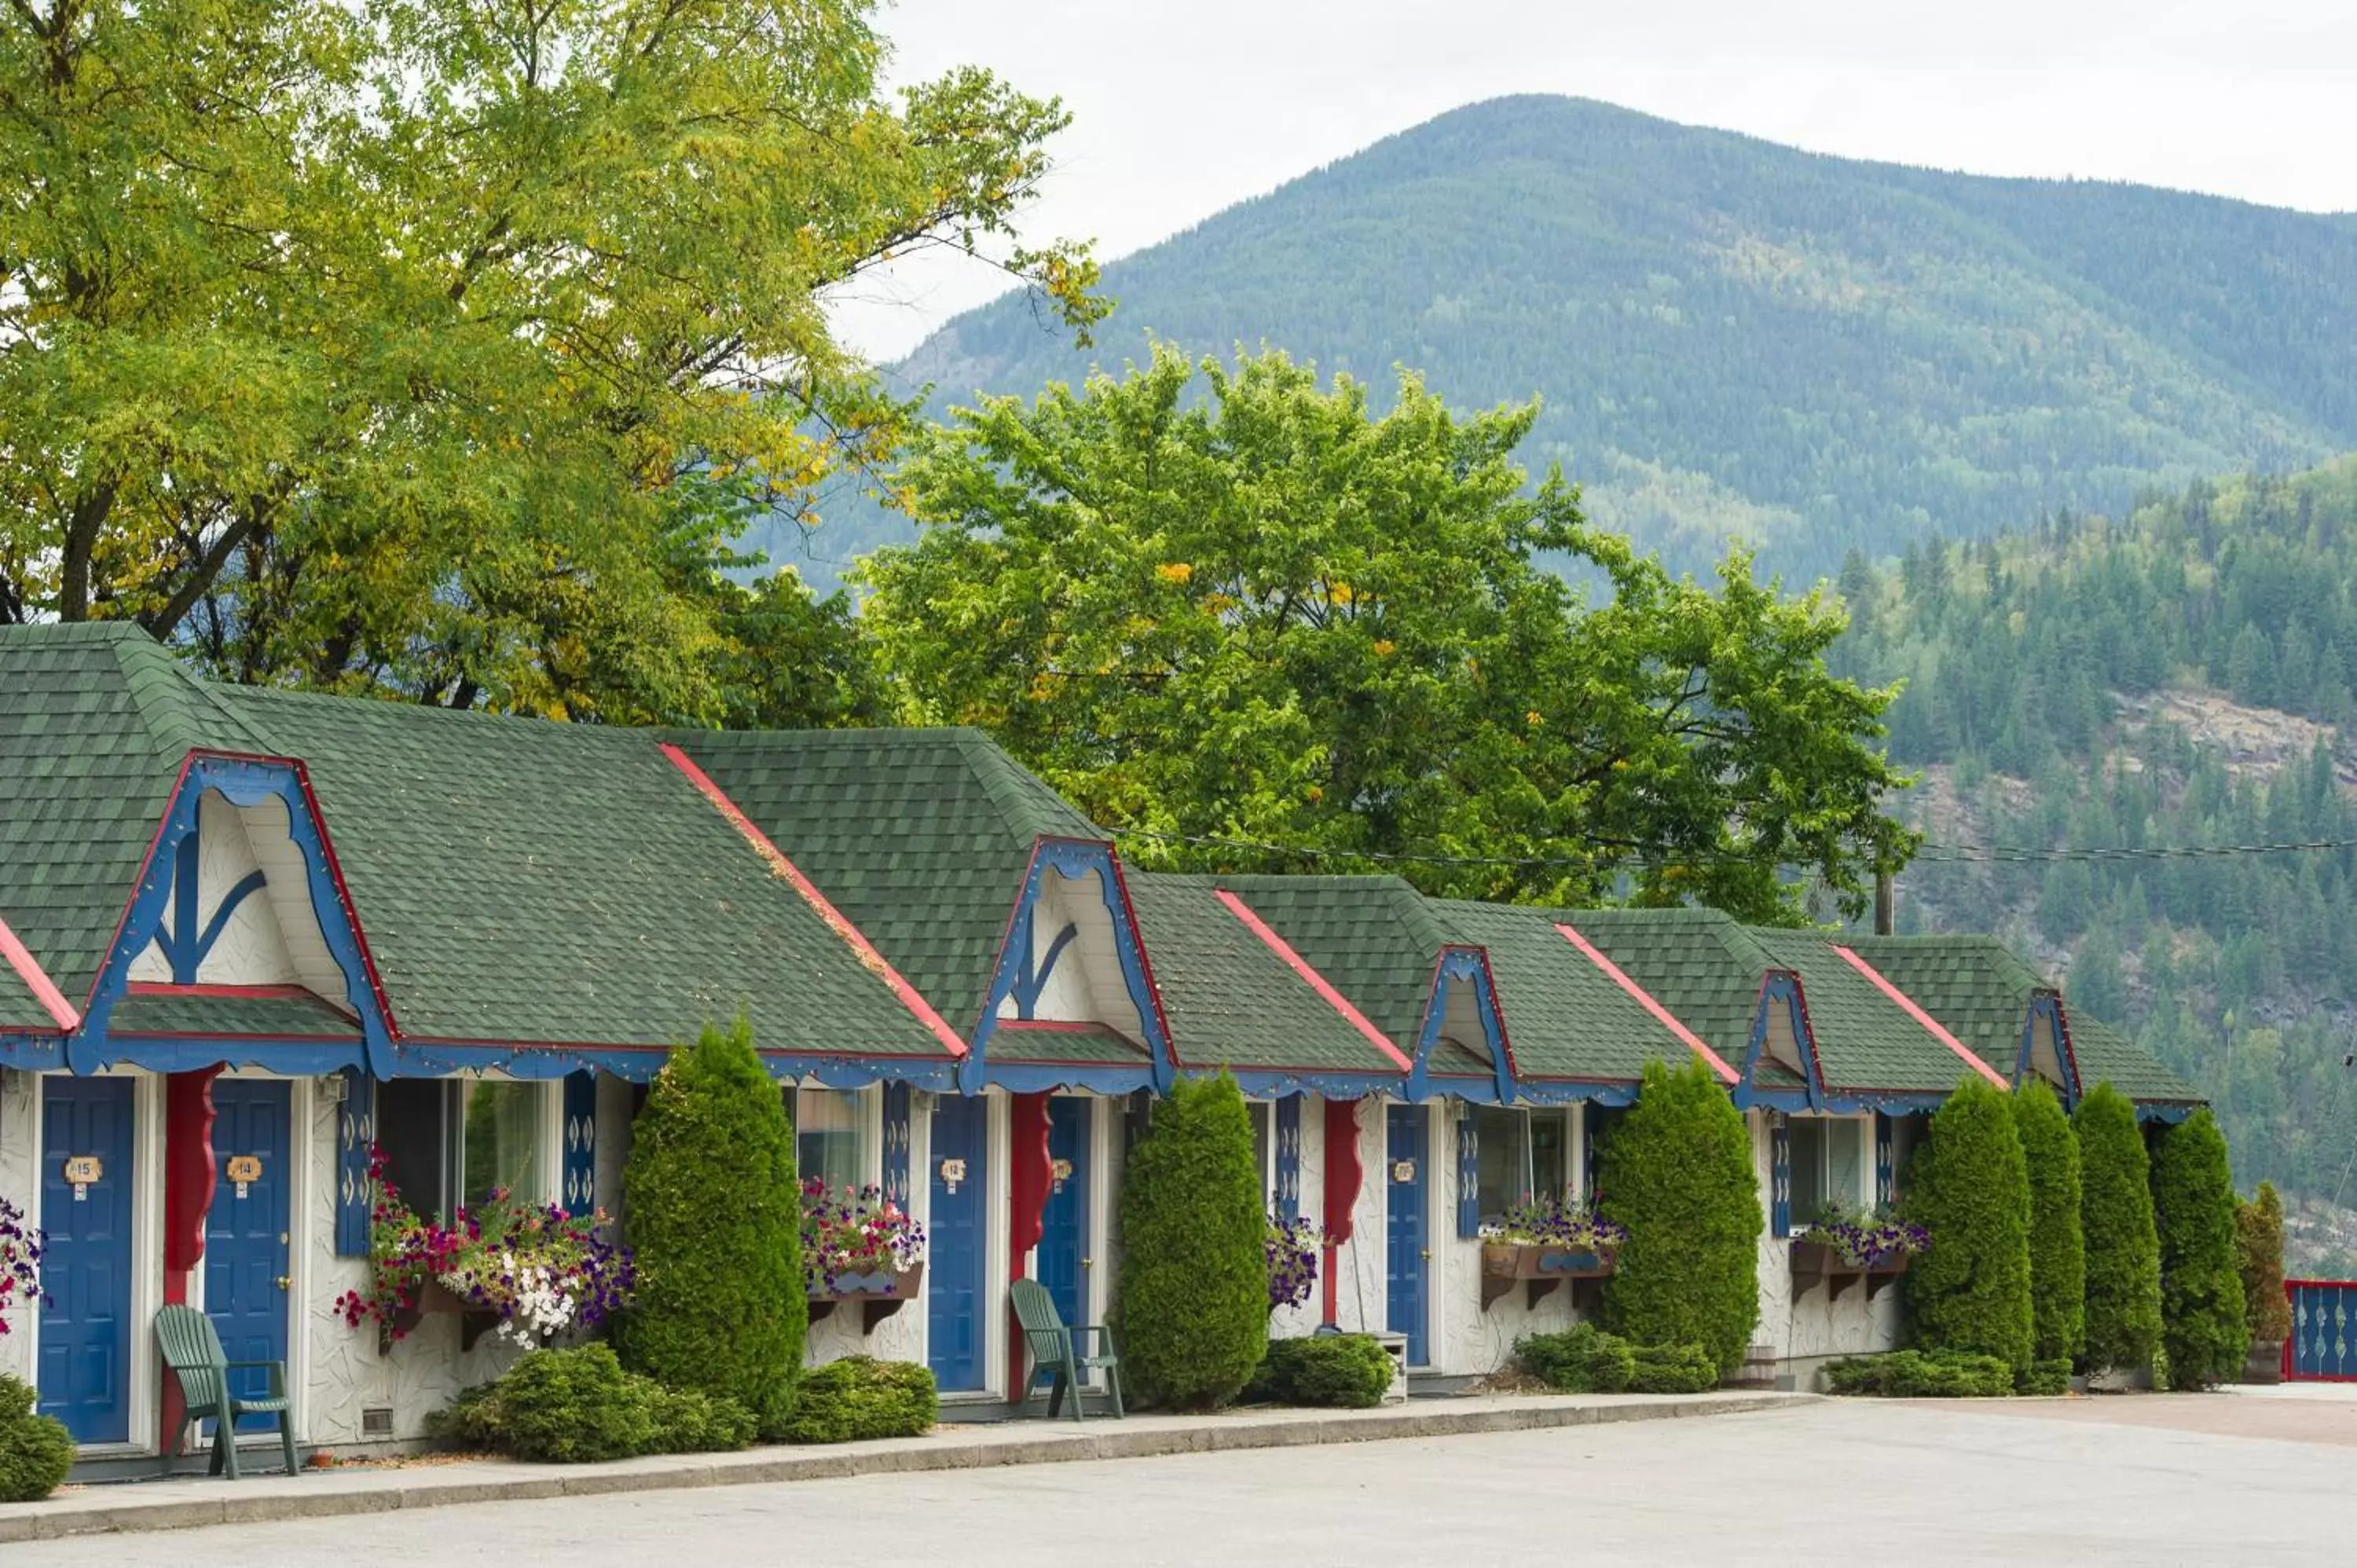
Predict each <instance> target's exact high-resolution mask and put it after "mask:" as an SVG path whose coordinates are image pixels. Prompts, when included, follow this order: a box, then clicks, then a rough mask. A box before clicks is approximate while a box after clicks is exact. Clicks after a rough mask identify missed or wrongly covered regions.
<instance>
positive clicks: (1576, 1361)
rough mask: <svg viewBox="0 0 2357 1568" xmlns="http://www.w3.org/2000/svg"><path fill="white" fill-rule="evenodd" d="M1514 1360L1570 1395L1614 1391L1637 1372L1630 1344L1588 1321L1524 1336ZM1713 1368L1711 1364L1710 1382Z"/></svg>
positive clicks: (1517, 1343)
mask: <svg viewBox="0 0 2357 1568" xmlns="http://www.w3.org/2000/svg"><path fill="white" fill-rule="evenodd" d="M1514 1359H1515V1361H1516V1362H1517V1363H1518V1364H1519V1365H1520V1366H1521V1367H1522V1369H1523V1370H1524V1371H1526V1372H1528V1373H1530V1374H1531V1376H1533V1377H1534V1378H1537V1379H1540V1380H1542V1381H1544V1382H1545V1383H1546V1385H1547V1386H1548V1387H1550V1388H1555V1389H1560V1390H1562V1391H1564V1392H1566V1393H1573V1394H1617V1393H1619V1392H1620V1391H1622V1390H1624V1389H1626V1388H1627V1387H1628V1386H1629V1380H1631V1378H1633V1377H1635V1376H1636V1374H1637V1353H1636V1351H1635V1349H1634V1348H1631V1345H1630V1343H1629V1342H1628V1341H1627V1340H1626V1339H1623V1338H1621V1337H1620V1336H1618V1335H1614V1334H1607V1333H1605V1332H1604V1330H1602V1329H1601V1328H1598V1327H1597V1326H1595V1325H1594V1324H1592V1323H1577V1324H1574V1325H1573V1326H1571V1327H1569V1328H1566V1329H1565V1330H1564V1331H1563V1332H1561V1333H1559V1334H1532V1335H1526V1336H1524V1337H1523V1338H1522V1339H1520V1340H1519V1341H1517V1342H1516V1343H1515V1345H1514ZM1717 1370H1718V1369H1717V1365H1716V1363H1714V1364H1713V1366H1712V1369H1711V1372H1712V1378H1713V1380H1714V1381H1715V1380H1717Z"/></svg>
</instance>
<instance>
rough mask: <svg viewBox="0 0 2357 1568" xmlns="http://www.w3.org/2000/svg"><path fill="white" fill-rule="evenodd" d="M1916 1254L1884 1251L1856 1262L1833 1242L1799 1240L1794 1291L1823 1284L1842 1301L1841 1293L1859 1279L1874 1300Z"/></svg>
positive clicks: (1794, 1259)
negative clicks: (1866, 1260) (1864, 1260)
mask: <svg viewBox="0 0 2357 1568" xmlns="http://www.w3.org/2000/svg"><path fill="white" fill-rule="evenodd" d="M1912 1255H1913V1254H1912V1253H1909V1252H1904V1251H1890V1252H1885V1253H1883V1254H1881V1255H1880V1256H1878V1257H1877V1258H1875V1259H1873V1260H1872V1261H1871V1262H1863V1263H1854V1262H1850V1261H1849V1259H1847V1258H1846V1257H1845V1256H1843V1255H1842V1250H1841V1249H1840V1248H1839V1247H1836V1246H1835V1245H1834V1244H1833V1243H1832V1242H1830V1241H1799V1240H1796V1241H1794V1242H1793V1243H1792V1290H1793V1294H1800V1293H1801V1292H1803V1291H1806V1290H1809V1289H1812V1288H1813V1287H1814V1286H1817V1285H1820V1284H1822V1285H1824V1286H1825V1287H1826V1289H1827V1290H1829V1291H1830V1292H1831V1293H1832V1298H1833V1299H1834V1300H1835V1301H1839V1300H1840V1299H1841V1298H1842V1293H1843V1292H1844V1291H1846V1290H1848V1289H1849V1287H1850V1286H1852V1285H1854V1284H1856V1283H1858V1282H1859V1281H1860V1280H1863V1281H1865V1282H1866V1297H1867V1300H1868V1301H1872V1300H1873V1299H1874V1298H1875V1297H1876V1296H1878V1295H1880V1294H1882V1293H1883V1292H1884V1291H1886V1290H1888V1289H1889V1288H1890V1283H1891V1282H1892V1281H1893V1280H1896V1279H1897V1278H1898V1277H1899V1276H1900V1275H1901V1274H1903V1273H1906V1272H1907V1260H1908V1259H1909V1258H1910V1257H1911V1256H1912Z"/></svg>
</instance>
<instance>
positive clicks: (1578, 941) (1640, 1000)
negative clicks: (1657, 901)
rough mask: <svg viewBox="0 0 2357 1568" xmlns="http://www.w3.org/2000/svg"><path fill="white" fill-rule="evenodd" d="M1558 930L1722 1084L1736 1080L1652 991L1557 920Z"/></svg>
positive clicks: (1721, 1059)
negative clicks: (1714, 1074) (1681, 1043)
mask: <svg viewBox="0 0 2357 1568" xmlns="http://www.w3.org/2000/svg"><path fill="white" fill-rule="evenodd" d="M1555 929H1556V930H1557V931H1559V932H1561V933H1562V934H1563V940H1566V941H1567V942H1569V943H1570V944H1571V945H1572V946H1573V947H1576V948H1577V949H1578V950H1580V951H1581V952H1582V953H1583V954H1585V955H1586V956H1587V961H1588V962H1590V963H1592V964H1594V965H1595V966H1596V967H1597V968H1598V969H1600V970H1602V971H1603V972H1604V975H1605V978H1606V979H1608V980H1609V981H1611V982H1612V983H1613V984H1615V985H1617V986H1619V987H1620V989H1621V990H1623V991H1625V992H1627V993H1629V994H1630V995H1631V996H1632V997H1634V998H1635V999H1636V1002H1637V1005H1638V1006H1640V1007H1642V1008H1643V1009H1644V1010H1645V1011H1646V1012H1648V1013H1650V1014H1652V1015H1653V1021H1654V1022H1655V1023H1657V1024H1659V1025H1661V1026H1662V1027H1663V1028H1665V1029H1667V1030H1668V1031H1669V1032H1670V1033H1671V1034H1673V1035H1675V1036H1677V1037H1678V1038H1679V1039H1681V1040H1684V1042H1685V1044H1686V1048H1687V1049H1689V1050H1691V1051H1693V1052H1694V1054H1695V1055H1696V1056H1698V1057H1700V1058H1702V1059H1703V1060H1705V1061H1706V1062H1708V1063H1709V1064H1710V1069H1711V1071H1713V1072H1715V1073H1717V1074H1718V1076H1719V1079H1720V1080H1721V1081H1723V1082H1726V1083H1733V1082H1734V1081H1735V1080H1736V1078H1737V1073H1736V1071H1735V1069H1733V1068H1731V1067H1729V1066H1727V1063H1726V1061H1725V1060H1724V1059H1723V1058H1721V1057H1720V1056H1719V1054H1718V1053H1717V1051H1715V1050H1712V1049H1711V1048H1710V1047H1708V1046H1706V1045H1704V1044H1703V1043H1702V1036H1700V1035H1697V1034H1695V1032H1694V1031H1693V1030H1692V1029H1689V1028H1687V1027H1686V1026H1684V1024H1682V1023H1680V1022H1678V1020H1677V1018H1676V1017H1675V1016H1674V1015H1673V1014H1672V1013H1671V1012H1670V1010H1669V1009H1668V1008H1666V1007H1664V1006H1663V1005H1662V1004H1661V1003H1660V1002H1659V1001H1658V1000H1657V999H1656V998H1655V997H1654V995H1653V993H1652V992H1650V991H1648V990H1646V989H1645V988H1644V987H1643V986H1641V985H1640V984H1638V983H1636V982H1635V981H1633V980H1631V979H1630V978H1629V976H1628V974H1627V973H1626V972H1624V971H1623V970H1622V969H1621V967H1620V965H1619V964H1617V963H1614V962H1613V961H1611V960H1610V959H1609V958H1607V957H1605V956H1604V950H1603V949H1601V948H1599V947H1598V946H1597V945H1596V944H1595V943H1594V942H1591V941H1589V940H1587V938H1586V937H1583V936H1581V935H1580V934H1579V933H1578V932H1577V931H1576V930H1574V929H1572V928H1571V927H1570V926H1569V925H1567V924H1566V923H1565V922H1564V921H1561V920H1557V921H1556V922H1555Z"/></svg>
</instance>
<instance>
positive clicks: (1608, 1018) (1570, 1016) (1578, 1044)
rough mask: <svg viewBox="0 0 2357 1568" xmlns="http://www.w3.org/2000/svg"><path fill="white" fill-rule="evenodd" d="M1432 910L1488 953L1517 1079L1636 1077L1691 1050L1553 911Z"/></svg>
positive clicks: (1455, 905) (1466, 906)
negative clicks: (1579, 944)
mask: <svg viewBox="0 0 2357 1568" xmlns="http://www.w3.org/2000/svg"><path fill="white" fill-rule="evenodd" d="M1432 909H1433V913H1434V914H1435V915H1436V916H1437V918H1439V920H1440V921H1441V922H1442V924H1443V925H1445V926H1446V927H1447V928H1448V930H1449V931H1450V932H1451V934H1452V935H1453V936H1454V937H1455V938H1456V940H1458V941H1460V942H1464V943H1468V944H1470V945H1473V946H1477V947H1480V948H1483V949H1486V950H1488V952H1489V955H1490V972H1491V978H1492V979H1493V980H1494V981H1495V982H1496V983H1497V988H1498V996H1499V1010H1500V1012H1501V1014H1502V1015H1504V1017H1505V1021H1506V1034H1507V1040H1508V1042H1509V1043H1510V1044H1511V1045H1512V1047H1513V1055H1514V1066H1515V1068H1516V1069H1517V1070H1518V1071H1519V1073H1520V1074H1521V1075H1522V1076H1523V1077H1524V1078H1559V1079H1592V1080H1598V1081H1603V1082H1614V1083H1619V1082H1634V1081H1635V1080H1636V1079H1639V1078H1641V1077H1642V1076H1643V1074H1644V1070H1645V1064H1646V1063H1648V1062H1654V1061H1667V1062H1670V1063H1673V1064H1678V1063H1683V1062H1684V1061H1685V1060H1686V1059H1688V1058H1690V1057H1692V1056H1693V1054H1694V1053H1693V1052H1692V1051H1691V1050H1690V1049H1689V1048H1688V1047H1687V1046H1686V1044H1685V1042H1684V1041H1683V1040H1681V1039H1679V1038H1678V1037H1677V1036H1675V1035H1674V1034H1672V1033H1671V1032H1670V1031H1669V1029H1668V1028H1667V1027H1666V1026H1663V1024H1662V1023H1661V1022H1660V1020H1658V1019H1656V1018H1655V1017H1654V1016H1653V1015H1652V1014H1650V1013H1648V1012H1646V1011H1645V1009H1644V1007H1643V1006H1642V1005H1641V1004H1639V1003H1638V1001H1637V999H1636V998H1635V997H1633V996H1631V995H1630V994H1629V993H1627V992H1626V991H1623V990H1622V989H1621V988H1620V986H1619V985H1618V984H1616V983H1614V982H1613V981H1612V979H1611V978H1610V977H1609V976H1608V975H1607V974H1606V973H1605V972H1603V971H1602V970H1601V969H1598V967H1597V966H1596V965H1595V964H1594V963H1593V962H1591V961H1589V960H1588V958H1587V955H1586V954H1585V953H1582V952H1581V951H1580V950H1578V949H1577V948H1576V947H1574V946H1572V944H1571V942H1570V941H1569V940H1566V938H1565V936H1564V934H1563V933H1562V932H1561V931H1559V930H1557V929H1555V921H1556V920H1557V919H1558V918H1560V917H1559V916H1557V915H1555V913H1554V912H1553V911H1550V910H1544V909H1533V908H1517V907H1513V906H1509V905H1502V904H1479V903H1472V902H1469V901H1464V900H1453V899H1452V900H1437V901H1435V902H1434V903H1433V905H1432ZM1698 1032H1699V1031H1697V1033H1698Z"/></svg>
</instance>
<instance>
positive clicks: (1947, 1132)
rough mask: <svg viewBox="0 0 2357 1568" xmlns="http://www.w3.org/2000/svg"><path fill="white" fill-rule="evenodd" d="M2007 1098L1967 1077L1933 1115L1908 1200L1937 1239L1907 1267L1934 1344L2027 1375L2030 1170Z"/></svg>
mask: <svg viewBox="0 0 2357 1568" xmlns="http://www.w3.org/2000/svg"><path fill="white" fill-rule="evenodd" d="M2009 1101H2010V1097H2009V1096H2008V1095H2007V1093H2006V1091H2005V1090H2001V1089H1998V1088H1997V1087H1996V1086H1995V1085H1994V1084H1991V1083H1990V1082H1988V1081H1987V1080H1986V1079H1983V1078H1980V1077H1978V1076H1977V1075H1974V1076H1968V1077H1966V1078H1965V1079H1964V1081H1962V1082H1961V1083H1959V1084H1958V1085H1957V1086H1956V1089H1955V1092H1953V1094H1951V1095H1949V1096H1948V1098H1947V1101H1946V1102H1945V1103H1943V1105H1942V1106H1941V1107H1940V1109H1939V1111H1938V1112H1936V1113H1935V1114H1934V1115H1933V1116H1932V1125H1931V1134H1930V1138H1929V1140H1928V1141H1927V1142H1926V1143H1925V1144H1924V1145H1923V1146H1922V1147H1921V1149H1919V1150H1918V1151H1917V1152H1916V1154H1915V1157H1914V1162H1913V1165H1912V1166H1911V1168H1910V1173H1909V1179H1910V1184H1911V1185H1910V1187H1909V1189H1908V1194H1907V1212H1908V1217H1909V1218H1910V1219H1913V1220H1914V1221H1915V1222H1916V1223H1917V1224H1919V1225H1921V1226H1922V1227H1923V1228H1924V1229H1925V1230H1929V1231H1930V1232H1931V1233H1932V1245H1931V1247H1930V1249H1929V1250H1927V1251H1924V1252H1923V1253H1922V1254H1921V1255H1920V1256H1919V1257H1917V1258H1916V1259H1915V1261H1914V1262H1913V1263H1912V1264H1910V1266H1909V1269H1908V1272H1907V1294H1908V1300H1909V1303H1910V1305H1912V1307H1913V1309H1914V1314H1915V1331H1916V1334H1917V1336H1918V1337H1920V1338H1921V1340H1922V1342H1923V1344H1924V1345H1925V1346H1926V1347H1928V1348H1932V1349H1934V1350H1952V1351H1960V1352H1965V1353H1968V1354H1973V1355H1980V1356H1994V1357H1996V1359H1999V1360H2001V1361H2003V1362H2004V1363H2005V1364H2006V1366H2007V1368H2009V1369H2027V1368H2028V1367H2029V1362H2030V1359H2031V1350H2032V1315H2031V1306H2030V1283H2029V1279H2030V1276H2029V1221H2030V1212H2029V1168H2028V1165H2027V1163H2026V1162H2025V1160H2024V1159H2023V1157H2022V1145H2021V1139H2020V1138H2019V1136H2018V1135H2017V1133H2015V1131H2014V1118H2013V1107H2012V1105H2011V1103H2010V1102H2009ZM2010 1386H2011V1376H2010V1373H2008V1375H2007V1387H2008V1388H2010Z"/></svg>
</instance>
